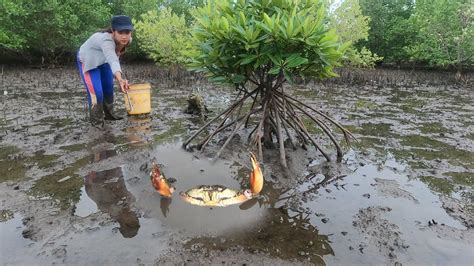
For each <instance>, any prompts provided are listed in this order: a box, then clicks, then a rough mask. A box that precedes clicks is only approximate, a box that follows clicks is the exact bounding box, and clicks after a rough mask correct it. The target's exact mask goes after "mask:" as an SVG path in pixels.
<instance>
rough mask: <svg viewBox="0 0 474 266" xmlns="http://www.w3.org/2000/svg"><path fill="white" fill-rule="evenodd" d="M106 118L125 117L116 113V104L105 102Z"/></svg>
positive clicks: (116, 118)
mask: <svg viewBox="0 0 474 266" xmlns="http://www.w3.org/2000/svg"><path fill="white" fill-rule="evenodd" d="M104 114H105V120H121V119H123V117H121V116H119V115H117V114H115V113H114V104H113V103H106V102H104Z"/></svg>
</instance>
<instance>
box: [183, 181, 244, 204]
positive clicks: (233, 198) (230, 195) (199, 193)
mask: <svg viewBox="0 0 474 266" xmlns="http://www.w3.org/2000/svg"><path fill="white" fill-rule="evenodd" d="M179 195H180V196H181V197H182V198H183V200H185V201H187V202H189V203H191V204H193V205H198V206H208V207H225V206H229V205H232V204H238V203H243V202H245V201H247V200H249V199H251V198H252V192H251V191H250V190H248V189H246V190H244V191H237V190H234V189H230V188H227V187H225V186H222V185H211V186H208V185H201V186H197V187H195V188H192V189H190V190H187V191H185V192H180V193H179Z"/></svg>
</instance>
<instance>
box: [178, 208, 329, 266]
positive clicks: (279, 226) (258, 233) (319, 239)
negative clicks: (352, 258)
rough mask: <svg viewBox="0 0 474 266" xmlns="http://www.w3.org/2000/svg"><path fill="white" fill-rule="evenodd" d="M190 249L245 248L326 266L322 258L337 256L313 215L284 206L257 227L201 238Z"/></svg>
mask: <svg viewBox="0 0 474 266" xmlns="http://www.w3.org/2000/svg"><path fill="white" fill-rule="evenodd" d="M185 246H186V247H187V248H190V249H193V248H195V247H196V246H200V247H201V248H202V250H203V251H204V252H207V250H216V249H217V250H228V249H233V248H234V247H239V246H240V247H243V248H244V249H246V250H247V251H249V252H251V253H254V252H263V253H266V254H268V255H270V256H272V257H278V258H281V259H285V260H293V259H296V260H298V261H301V260H306V261H309V262H311V263H312V264H315V265H325V262H324V260H323V256H325V255H334V251H333V249H332V247H331V245H330V241H329V237H328V236H327V235H321V234H319V232H318V229H317V228H316V227H315V226H313V225H312V224H311V222H310V214H307V213H304V212H298V211H290V210H288V209H286V208H284V207H280V208H271V209H268V212H267V214H266V215H265V218H264V219H263V220H262V221H261V223H259V224H258V225H257V226H250V227H248V228H245V229H244V230H238V231H237V230H235V231H233V232H230V233H228V234H225V235H221V237H213V236H202V237H196V238H193V239H192V240H191V241H189V242H188V243H186V245H185Z"/></svg>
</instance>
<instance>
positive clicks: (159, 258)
mask: <svg viewBox="0 0 474 266" xmlns="http://www.w3.org/2000/svg"><path fill="white" fill-rule="evenodd" d="M126 71H127V76H129V78H130V79H131V80H132V81H133V82H145V81H148V82H151V84H152V87H153V92H152V109H153V111H152V114H151V115H150V116H139V117H126V118H125V119H124V120H121V121H116V122H108V123H106V125H105V127H104V128H94V127H91V126H90V125H89V123H88V120H87V116H86V112H85V108H86V107H85V91H84V88H83V87H82V84H81V82H80V80H79V79H78V75H77V73H76V72H75V70H74V69H73V68H65V69H49V70H40V69H29V68H4V72H3V75H2V76H1V81H0V85H1V87H0V88H1V89H0V98H1V104H0V110H1V113H0V126H1V127H0V173H1V176H0V202H1V205H0V206H1V207H0V211H1V217H0V218H1V220H0V239H2V240H1V245H0V256H1V257H2V263H4V264H29V265H31V264H57V263H59V264H81V265H83V264H91V265H98V264H127V265H130V264H138V265H150V264H159V265H161V264H183V263H191V264H192V263H196V264H203V263H204V264H205V263H214V264H216V263H227V264H233V263H236V264H308V265H311V264H316V265H322V264H329V265H341V264H342V265H345V264H375V265H379V264H456V265H469V264H471V261H472V259H474V256H473V255H472V254H473V252H472V247H473V245H474V243H473V242H474V205H473V198H474V197H473V191H472V188H473V182H474V179H473V177H474V167H473V166H474V165H473V164H474V121H473V117H474V116H473V114H474V107H473V106H474V104H473V103H474V101H473V96H474V95H473V91H472V88H471V87H470V85H450V84H443V83H439V84H433V80H436V79H437V78H434V79H433V80H431V81H430V82H426V84H423V82H421V81H420V79H417V80H416V82H413V83H408V84H398V85H397V84H392V83H390V82H389V83H387V84H381V83H380V81H377V82H378V83H377V82H375V83H373V84H372V83H369V85H367V84H363V83H357V82H351V83H350V85H349V84H341V82H326V83H314V82H308V83H307V84H300V85H293V86H291V88H293V89H294V90H293V95H294V96H295V97H297V98H299V99H304V100H305V101H306V102H308V103H310V104H311V105H312V106H314V107H316V108H321V109H322V110H323V111H324V112H325V113H327V114H329V115H331V116H333V117H334V118H336V119H337V120H338V121H340V122H341V123H342V124H344V125H345V126H346V127H347V128H349V129H350V130H351V131H352V132H353V133H354V134H355V135H356V137H357V138H358V142H357V143H354V144H353V145H352V146H351V147H345V151H346V154H345V156H344V159H343V160H342V162H340V163H338V162H326V161H325V160H324V158H323V157H322V156H321V155H320V154H318V153H317V152H315V151H314V149H311V148H310V149H309V150H308V151H304V150H302V149H299V150H297V151H291V152H288V153H287V154H288V156H289V158H288V159H289V165H290V168H291V172H292V173H293V174H294V176H293V177H292V178H287V179H286V178H283V177H282V175H281V174H280V173H281V169H280V168H279V166H278V152H277V151H276V150H275V151H266V152H265V154H264V158H265V161H264V164H263V168H264V175H265V186H264V190H263V191H262V193H261V196H260V197H258V198H256V199H252V200H250V201H248V202H245V203H244V204H241V205H234V206H229V207H226V208H204V207H197V206H193V205H190V204H188V203H186V202H184V201H183V200H181V199H180V198H179V197H178V196H177V193H175V195H174V196H173V198H171V199H164V198H161V197H160V196H159V195H158V193H156V191H154V190H153V188H152V187H151V183H150V179H149V171H150V168H151V162H152V161H156V162H157V163H158V164H159V165H160V167H161V169H162V171H163V172H164V174H165V175H166V176H167V177H169V178H172V179H174V180H175V182H174V183H173V185H174V186H175V187H176V189H177V191H178V192H179V191H185V190H187V189H189V188H191V187H194V186H196V185H200V184H221V185H225V186H228V187H232V188H236V189H238V188H246V187H248V182H249V181H248V175H249V173H250V158H249V156H248V151H247V148H246V138H245V136H241V137H236V138H235V139H233V140H232V142H231V145H230V147H229V149H228V150H227V151H225V152H224V153H223V154H222V158H221V159H219V160H217V161H215V162H214V161H212V160H211V158H212V157H213V156H214V155H215V153H216V151H217V150H218V149H219V147H220V146H221V145H222V143H223V142H224V141H225V139H224V136H218V137H217V138H216V139H215V141H214V142H213V143H212V145H209V146H208V148H207V149H206V150H205V151H204V152H197V151H195V152H187V151H184V150H183V149H181V142H182V140H183V139H184V138H186V137H187V136H189V135H190V134H192V132H194V131H195V130H196V129H198V128H199V127H200V126H201V125H203V124H204V123H205V122H206V121H207V119H209V118H212V116H213V114H215V113H218V112H219V110H222V109H223V108H224V107H225V106H226V105H228V104H229V103H230V102H231V101H232V99H233V96H234V91H233V90H232V89H231V88H219V87H216V86H214V85H211V84H208V83H206V82H205V81H204V80H202V79H201V78H199V77H198V76H193V75H189V74H185V73H179V72H177V73H174V72H168V71H164V70H159V69H157V68H155V67H152V66H148V65H131V66H128V67H127V68H126ZM398 74H400V72H397V75H398ZM409 76H410V75H409V74H406V75H405V74H403V77H404V78H406V77H409ZM407 79H408V78H407ZM288 88H289V89H290V87H288ZM289 89H288V90H287V91H289ZM191 90H193V91H194V92H197V93H200V94H201V95H202V96H203V98H204V99H205V102H206V104H207V106H208V108H209V109H210V110H211V111H212V113H210V114H208V116H209V118H206V117H200V116H193V115H189V114H185V113H184V112H183V110H184V109H185V108H186V99H187V97H188V95H189V94H190V92H191ZM116 101H117V104H118V107H119V110H120V111H121V112H122V113H123V112H124V110H123V109H124V108H123V99H122V95H117V99H116ZM309 128H310V130H311V131H312V132H313V133H314V134H316V136H318V138H317V139H318V140H319V141H321V143H323V144H324V146H326V148H327V150H330V149H331V148H330V147H331V146H330V141H329V140H326V139H324V138H321V137H320V135H319V134H318V129H317V128H316V127H311V126H310V127H309ZM332 157H333V158H334V159H335V155H334V154H333V155H332Z"/></svg>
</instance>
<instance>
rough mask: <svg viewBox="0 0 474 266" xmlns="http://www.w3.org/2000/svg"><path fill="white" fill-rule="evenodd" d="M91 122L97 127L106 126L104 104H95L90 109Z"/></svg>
mask: <svg viewBox="0 0 474 266" xmlns="http://www.w3.org/2000/svg"><path fill="white" fill-rule="evenodd" d="M89 117H90V120H91V124H92V125H93V126H95V127H103V126H104V110H103V107H102V104H95V105H93V106H92V108H91V109H90V115H89Z"/></svg>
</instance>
